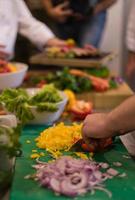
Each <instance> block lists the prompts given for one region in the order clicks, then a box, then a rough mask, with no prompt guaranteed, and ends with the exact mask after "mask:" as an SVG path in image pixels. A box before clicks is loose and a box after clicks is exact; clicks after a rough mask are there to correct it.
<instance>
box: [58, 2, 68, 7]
mask: <svg viewBox="0 0 135 200" xmlns="http://www.w3.org/2000/svg"><path fill="white" fill-rule="evenodd" d="M58 7H59V8H61V9H67V8H69V1H65V2H63V3H61V4H60V5H58Z"/></svg>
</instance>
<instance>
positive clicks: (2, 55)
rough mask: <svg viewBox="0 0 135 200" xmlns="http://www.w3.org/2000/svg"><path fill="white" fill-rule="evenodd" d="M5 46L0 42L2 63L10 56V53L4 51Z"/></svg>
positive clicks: (0, 62)
mask: <svg viewBox="0 0 135 200" xmlns="http://www.w3.org/2000/svg"><path fill="white" fill-rule="evenodd" d="M4 48H5V46H4V45H1V44H0V60H1V61H0V64H2V62H3V61H2V60H6V59H7V57H8V56H9V54H8V53H6V52H5V51H4Z"/></svg>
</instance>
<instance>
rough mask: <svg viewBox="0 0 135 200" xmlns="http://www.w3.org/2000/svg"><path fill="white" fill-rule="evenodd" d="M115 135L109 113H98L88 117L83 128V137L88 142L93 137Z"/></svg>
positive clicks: (99, 137)
mask: <svg viewBox="0 0 135 200" xmlns="http://www.w3.org/2000/svg"><path fill="white" fill-rule="evenodd" d="M113 135H114V132H113V129H112V127H111V125H110V124H109V119H108V114H105V113H97V114H91V115H88V116H87V117H86V119H85V120H84V123H83V128H82V137H83V139H84V140H85V142H86V143H87V144H88V143H89V140H90V139H91V138H93V139H101V138H109V137H112V136H113Z"/></svg>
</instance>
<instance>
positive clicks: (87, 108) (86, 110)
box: [71, 100, 93, 120]
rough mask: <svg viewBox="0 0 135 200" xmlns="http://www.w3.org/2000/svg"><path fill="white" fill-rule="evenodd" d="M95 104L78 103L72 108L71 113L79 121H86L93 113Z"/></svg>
mask: <svg viewBox="0 0 135 200" xmlns="http://www.w3.org/2000/svg"><path fill="white" fill-rule="evenodd" d="M92 109H93V104H92V103H91V102H85V101H82V100H80V101H76V103H75V104H74V105H73V106H72V108H71V113H72V114H73V115H74V116H75V117H76V118H78V119H82V120H83V119H84V118H85V117H86V116H87V115H88V114H91V113H92Z"/></svg>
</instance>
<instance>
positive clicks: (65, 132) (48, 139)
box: [35, 122, 112, 158]
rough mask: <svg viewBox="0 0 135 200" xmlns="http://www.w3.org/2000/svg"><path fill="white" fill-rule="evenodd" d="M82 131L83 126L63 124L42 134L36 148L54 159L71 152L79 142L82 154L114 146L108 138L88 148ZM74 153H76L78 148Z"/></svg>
mask: <svg viewBox="0 0 135 200" xmlns="http://www.w3.org/2000/svg"><path fill="white" fill-rule="evenodd" d="M81 129H82V124H76V123H73V124H72V125H65V124H64V123H62V122H61V123H59V124H58V125H56V126H54V127H50V128H48V129H45V130H44V131H43V132H41V133H40V135H39V136H38V137H37V138H36V139H35V141H36V146H37V147H38V148H39V149H45V150H46V151H47V152H49V154H50V155H51V156H52V157H53V158H58V157H59V156H61V155H62V154H64V153H65V152H70V150H71V149H72V148H73V147H74V144H77V142H79V151H80V152H82V153H83V152H84V153H86V152H95V151H100V150H104V149H105V148H107V147H108V146H110V145H112V138H106V139H101V140H98V141H97V142H96V141H95V144H93V143H90V146H88V145H87V144H85V142H84V141H83V139H82V134H81ZM71 147H72V148H71ZM77 149H78V148H77ZM73 151H76V148H75V149H74V150H73ZM76 155H77V154H76ZM79 157H82V156H79Z"/></svg>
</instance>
